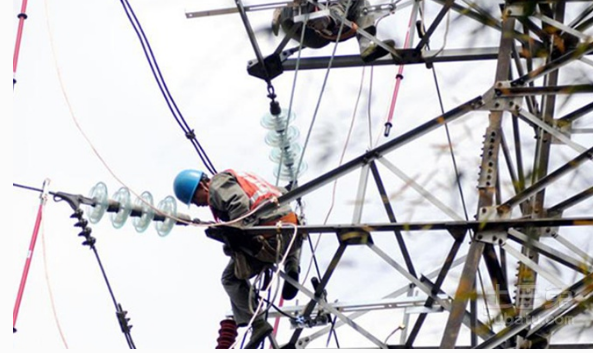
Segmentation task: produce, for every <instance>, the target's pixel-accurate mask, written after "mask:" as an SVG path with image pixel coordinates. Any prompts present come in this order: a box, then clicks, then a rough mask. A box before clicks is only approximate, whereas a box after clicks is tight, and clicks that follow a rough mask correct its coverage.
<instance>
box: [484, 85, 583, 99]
mask: <svg viewBox="0 0 593 353" xmlns="http://www.w3.org/2000/svg"><path fill="white" fill-rule="evenodd" d="M494 91H495V93H496V94H497V95H498V96H499V97H523V96H534V95H558V94H577V93H593V85H592V84H582V85H565V86H547V87H508V88H496V89H495V90H494Z"/></svg>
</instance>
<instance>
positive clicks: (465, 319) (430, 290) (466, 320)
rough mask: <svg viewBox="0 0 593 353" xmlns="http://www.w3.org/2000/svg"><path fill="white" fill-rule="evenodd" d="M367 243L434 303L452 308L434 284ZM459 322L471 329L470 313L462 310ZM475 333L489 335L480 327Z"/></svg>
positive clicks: (445, 307)
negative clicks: (421, 278) (435, 290)
mask: <svg viewBox="0 0 593 353" xmlns="http://www.w3.org/2000/svg"><path fill="white" fill-rule="evenodd" d="M367 245H368V247H369V248H370V249H371V250H372V251H373V252H375V253H376V254H377V255H378V256H379V257H381V258H382V259H383V260H384V261H385V262H387V263H388V264H389V265H391V267H393V268H394V269H395V270H396V271H398V272H399V273H400V274H402V275H403V276H404V277H406V279H407V280H408V281H410V282H412V283H413V284H414V285H416V287H417V288H418V289H420V290H421V291H423V292H424V293H426V294H427V295H428V296H430V297H431V298H432V299H433V300H434V301H435V302H436V303H438V304H439V305H440V306H442V307H443V308H444V309H445V310H447V311H451V308H452V305H451V299H449V300H443V299H441V298H440V297H439V296H438V295H436V294H435V293H434V286H432V284H431V285H428V284H427V283H425V282H423V281H421V280H419V279H417V278H416V277H414V276H412V275H411V274H409V273H408V272H407V271H406V270H405V269H404V268H403V267H402V266H401V265H400V264H398V263H397V261H395V260H393V259H392V258H391V257H390V256H389V255H387V254H386V253H385V252H383V251H382V250H381V249H380V248H379V247H377V246H376V245H375V244H367ZM461 322H462V323H463V324H464V325H466V326H468V327H469V328H470V329H471V328H472V327H471V314H470V313H468V312H467V311H464V312H463V314H462V320H461ZM481 327H485V325H483V324H482V325H481ZM477 333H478V334H479V335H480V336H481V337H482V338H483V339H486V338H488V337H490V334H489V331H488V330H483V329H480V330H478V332H477Z"/></svg>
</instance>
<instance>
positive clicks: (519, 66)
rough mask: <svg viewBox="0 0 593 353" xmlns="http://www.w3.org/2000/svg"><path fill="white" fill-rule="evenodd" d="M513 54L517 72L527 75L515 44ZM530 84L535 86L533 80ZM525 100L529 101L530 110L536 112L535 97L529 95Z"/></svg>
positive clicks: (520, 74) (528, 107)
mask: <svg viewBox="0 0 593 353" xmlns="http://www.w3.org/2000/svg"><path fill="white" fill-rule="evenodd" d="M512 55H513V60H514V62H515V68H516V69H517V73H518V74H519V76H523V75H525V70H523V64H522V63H521V58H520V54H519V50H518V49H517V47H516V46H513V51H512ZM529 60H531V59H529ZM530 86H531V87H532V86H533V82H532V83H530ZM525 102H526V103H527V109H529V111H530V112H531V113H533V114H536V110H537V108H536V107H537V103H536V100H535V97H532V96H527V97H525Z"/></svg>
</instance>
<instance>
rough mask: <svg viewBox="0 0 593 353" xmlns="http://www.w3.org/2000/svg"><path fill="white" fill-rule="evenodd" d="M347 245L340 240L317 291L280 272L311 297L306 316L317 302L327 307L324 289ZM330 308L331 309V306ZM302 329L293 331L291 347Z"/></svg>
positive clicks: (304, 314) (305, 311)
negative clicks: (323, 299)
mask: <svg viewBox="0 0 593 353" xmlns="http://www.w3.org/2000/svg"><path fill="white" fill-rule="evenodd" d="M346 247H347V245H346V244H345V243H343V242H340V246H339V247H338V249H337V250H336V253H335V254H334V256H333V257H332V259H331V261H330V263H329V265H328V266H327V269H326V271H325V274H324V275H323V278H320V279H319V280H320V282H319V284H318V285H317V288H315V293H313V292H311V291H309V290H308V289H306V288H305V287H303V286H300V284H299V283H297V282H296V281H295V280H294V279H292V278H290V277H289V276H287V275H285V274H284V273H282V272H280V275H281V276H282V278H284V280H285V281H288V283H290V284H292V285H293V286H297V288H299V290H302V292H303V293H304V294H306V295H307V296H308V297H309V298H311V300H310V301H309V303H308V304H307V305H306V306H305V308H304V309H303V312H302V315H303V316H305V317H306V316H309V315H310V314H311V313H312V312H313V310H314V309H315V306H316V305H317V303H319V305H321V306H323V307H324V308H326V306H327V305H325V304H327V303H325V301H324V302H323V303H322V302H321V300H322V294H323V291H324V290H325V288H326V287H327V284H328V282H329V280H330V278H331V276H332V275H333V273H334V271H335V270H336V267H337V266H338V263H339V262H340V259H341V258H342V256H343V255H344V252H345V251H346ZM326 309H328V308H326ZM329 309H331V308H329ZM329 309H328V310H329ZM330 311H335V310H334V309H331V310H330ZM347 322H348V323H349V322H350V320H347ZM302 331H303V329H302V328H297V329H296V330H295V331H294V332H293V334H292V336H291V338H290V341H289V343H288V346H289V347H294V346H295V345H296V342H297V341H298V339H299V336H300V335H301V333H302ZM365 332H366V331H365Z"/></svg>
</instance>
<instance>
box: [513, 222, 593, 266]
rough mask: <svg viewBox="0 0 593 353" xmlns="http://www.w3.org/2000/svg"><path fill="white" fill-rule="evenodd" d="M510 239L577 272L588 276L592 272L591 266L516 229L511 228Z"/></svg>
mask: <svg viewBox="0 0 593 353" xmlns="http://www.w3.org/2000/svg"><path fill="white" fill-rule="evenodd" d="M508 234H509V239H512V240H514V241H516V242H518V243H519V244H521V245H523V246H526V247H528V248H531V249H533V250H535V251H537V252H539V253H540V254H542V255H545V256H547V257H548V258H550V259H552V260H554V261H556V262H558V263H560V264H562V265H564V266H566V267H568V268H570V269H572V270H575V271H577V272H581V273H583V274H587V273H589V272H591V270H592V269H591V268H590V266H589V265H587V264H584V263H582V262H581V261H579V260H577V259H575V258H572V257H570V256H568V255H566V254H563V253H561V252H560V251H558V250H556V249H554V248H552V247H551V246H548V245H546V244H544V243H542V242H540V241H539V240H536V239H531V238H530V237H529V236H527V235H526V234H524V233H522V232H520V231H518V230H516V229H514V228H510V229H509V231H508Z"/></svg>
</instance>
